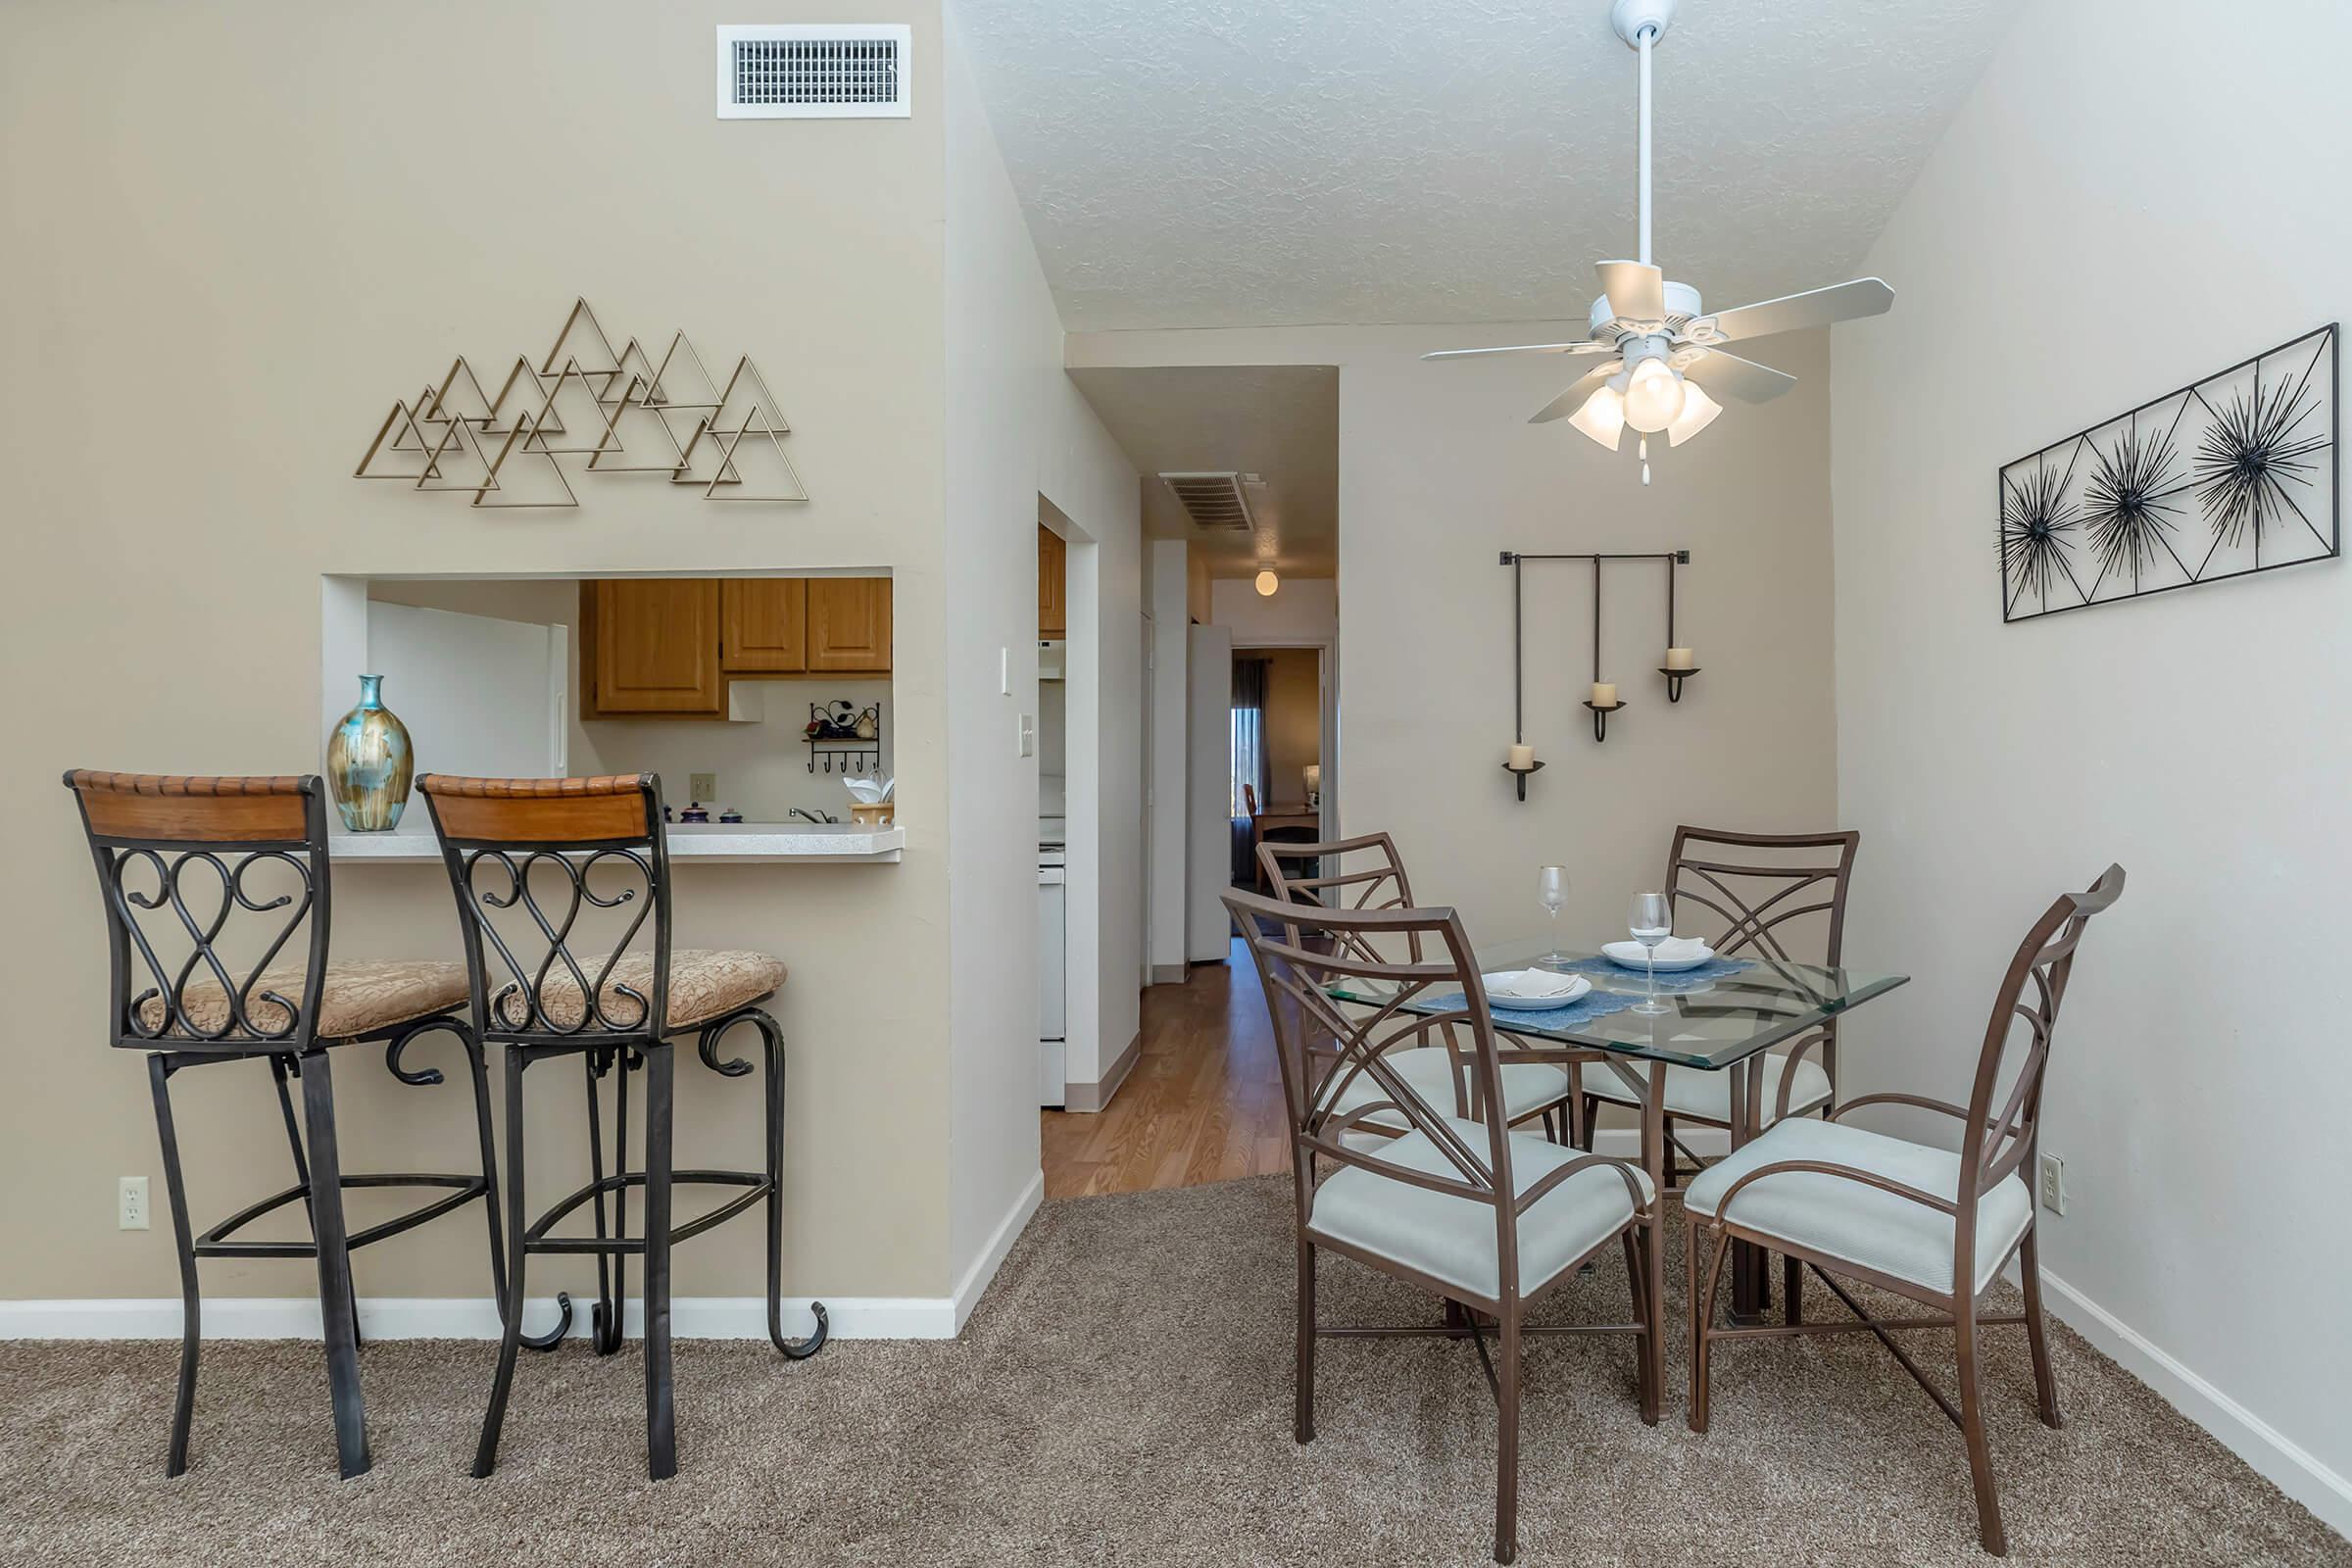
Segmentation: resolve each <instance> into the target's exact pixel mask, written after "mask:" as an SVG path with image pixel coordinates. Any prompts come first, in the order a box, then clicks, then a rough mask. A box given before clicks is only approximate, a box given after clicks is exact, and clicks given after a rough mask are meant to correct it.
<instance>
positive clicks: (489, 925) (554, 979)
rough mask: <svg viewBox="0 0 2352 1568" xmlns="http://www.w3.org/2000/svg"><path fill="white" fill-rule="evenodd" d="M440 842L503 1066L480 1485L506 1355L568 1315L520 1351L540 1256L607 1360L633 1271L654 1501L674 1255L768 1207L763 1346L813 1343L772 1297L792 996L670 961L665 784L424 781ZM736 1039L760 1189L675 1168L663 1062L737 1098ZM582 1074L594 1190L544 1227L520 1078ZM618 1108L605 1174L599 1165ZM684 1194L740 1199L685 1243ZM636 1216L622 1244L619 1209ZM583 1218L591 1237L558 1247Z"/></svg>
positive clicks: (667, 1425) (671, 1087)
mask: <svg viewBox="0 0 2352 1568" xmlns="http://www.w3.org/2000/svg"><path fill="white" fill-rule="evenodd" d="M417 789H418V791H419V792H420V793H422V794H423V796H424V798H425V802H426V805H427V807H428V808H429V809H430V810H431V812H432V818H433V827H434V830H435V831H436V832H437V833H438V834H439V835H440V839H441V851H442V858H443V861H444V863H445V864H446V865H447V867H448V870H449V877H450V884H451V887H452V889H453V890H454V891H455V893H456V895H457V903H458V924H459V928H460V931H461V933H462V935H463V938H464V942H465V949H466V975H467V983H468V990H469V999H470V1004H471V1007H472V1015H473V1020H474V1026H475V1028H476V1030H477V1031H478V1032H479V1034H480V1036H481V1038H482V1040H483V1042H484V1043H485V1044H491V1043H495V1044H498V1045H502V1046H504V1047H506V1052H505V1058H506V1074H505V1083H506V1105H507V1225H508V1243H507V1245H508V1256H507V1270H508V1274H509V1277H510V1278H511V1280H512V1282H513V1288H512V1290H511V1291H510V1292H508V1293H507V1295H506V1296H505V1298H504V1299H503V1307H504V1313H505V1334H504V1337H503V1340H502V1343H501V1345H500V1348H499V1358H498V1371H497V1373H496V1376H495V1378H494V1379H493V1381H492V1384H491V1392H490V1405H489V1409H488V1411H487V1413H486V1414H485V1415H484V1417H483V1421H482V1433H481V1441H480V1443H479V1445H478V1446H477V1447H476V1449H475V1454H474V1466H473V1473H474V1474H475V1475H476V1476H487V1475H489V1474H490V1473H491V1471H492V1470H493V1469H494V1468H495V1467H496V1465H497V1462H498V1444H499V1433H500V1429H501V1428H502V1426H503V1425H504V1423H505V1420H506V1409H507V1398H508V1396H509V1394H510V1393H511V1391H512V1389H513V1386H514V1378H515V1359H516V1351H517V1350H518V1349H520V1348H522V1347H523V1346H524V1345H525V1344H531V1343H545V1342H548V1341H552V1340H553V1339H554V1338H556V1337H559V1336H561V1334H562V1333H563V1331H564V1328H565V1327H566V1326H567V1325H568V1323H569V1321H570V1310H571V1308H570V1301H569V1299H568V1298H567V1297H561V1298H559V1306H560V1311H561V1314H562V1316H561V1319H560V1321H559V1322H558V1324H557V1326H556V1329H555V1331H554V1333H553V1334H552V1335H548V1336H542V1337H541V1340H540V1341H539V1342H533V1341H531V1340H529V1339H528V1338H526V1336H524V1334H523V1333H522V1304H523V1300H524V1291H523V1268H524V1262H525V1259H526V1258H528V1257H529V1256H531V1255H532V1254H534V1253H538V1254H547V1253H569V1254H580V1253H587V1254H590V1255H593V1256H594V1257H595V1258H596V1260H597V1298H598V1299H597V1303H596V1308H595V1314H594V1320H593V1328H594V1343H595V1347H596V1349H597V1352H598V1353H599V1354H603V1355H610V1354H611V1353H613V1351H614V1350H616V1349H618V1348H620V1343H621V1316H622V1306H623V1303H624V1302H625V1301H626V1299H627V1297H628V1260H629V1258H631V1257H640V1258H643V1259H644V1261H645V1378H646V1450H647V1469H648V1471H649V1473H650V1474H651V1475H652V1476H653V1478H654V1479H655V1480H657V1481H659V1480H662V1479H663V1478H664V1477H667V1476H670V1475H673V1474H675V1473H676V1471H677V1463H678V1461H677V1437H676V1420H675V1411H674V1405H675V1397H674V1390H673V1387H672V1381H671V1354H670V1249H671V1248H672V1247H673V1246H674V1245H675V1244H677V1243H679V1242H682V1241H685V1240H687V1239H688V1238H689V1237H694V1236H699V1235H701V1234H702V1233H703V1232H705V1231H707V1230H710V1229H711V1228H712V1227H714V1226H716V1225H718V1224H720V1223H722V1222H724V1221H726V1220H729V1219H732V1218H733V1217H735V1216H736V1215H738V1214H740V1213H742V1212H744V1211H745V1210H746V1209H748V1208H750V1207H751V1206H752V1205H753V1204H755V1203H759V1202H761V1201H765V1203H766V1207H767V1332H768V1337H769V1339H770V1340H772V1341H773V1342H774V1344H775V1346H776V1348H777V1349H779V1350H781V1351H783V1352H784V1353H785V1354H786V1355H787V1356H790V1357H791V1358H793V1359H794V1360H800V1359H804V1358H806V1357H808V1356H810V1355H813V1354H815V1353H816V1351H817V1350H818V1348H821V1347H822V1346H823V1344H824V1340H825V1333H826V1317H825V1309H824V1306H823V1305H822V1304H821V1303H816V1304H814V1307H813V1310H814V1313H815V1317H816V1330H815V1332H814V1333H813V1334H812V1335H811V1336H809V1338H808V1339H807V1340H804V1341H794V1340H790V1339H787V1338H786V1337H785V1334H784V1325H783V1301H782V1298H781V1296H780V1294H779V1292H780V1291H781V1288H782V1271H783V1236H784V1228H783V1227H784V1210H783V1201H782V1194H783V1165H784V1035H783V1030H782V1029H781V1028H780V1027H779V1026H778V1024H777V1023H776V1020H775V1019H774V1018H773V1017H772V1016H771V1015H769V1014H768V1013H767V1012H765V1011H763V1010H762V1009H761V1007H760V1004H761V1003H763V1002H765V1001H766V1000H767V999H768V998H769V997H770V996H772V995H773V994H774V993H775V991H776V988H777V987H778V986H780V985H782V984H783V983H784V965H783V964H782V963H781V962H780V961H778V960H777V959H775V958H773V957H770V956H767V955H765V954H761V953H748V952H717V951H703V950H680V949H676V948H674V947H673V946H672V944H671V940H670V937H671V917H670V880H669V852H668V846H667V843H666V841H665V839H664V837H663V834H662V796H661V788H660V782H659V781H658V780H657V779H656V778H655V777H654V776H653V775H652V774H650V773H637V774H620V775H613V776H610V777H602V778H544V779H495V778H458V777H452V776H450V775H447V774H439V773H428V774H426V775H424V776H423V777H421V778H419V779H417ZM739 1024H748V1025H750V1026H751V1027H752V1028H753V1029H754V1030H755V1031H757V1032H758V1034H759V1035H760V1042H761V1047H762V1055H763V1059H764V1067H765V1071H764V1074H763V1075H762V1085H763V1088H764V1096H763V1110H764V1119H765V1135H766V1138H765V1142H766V1152H765V1158H764V1160H763V1162H762V1165H761V1168H760V1169H759V1170H711V1169H692V1170H679V1169H676V1168H675V1163H674V1150H675V1129H674V1127H673V1122H674V1120H675V1094H676V1076H675V1061H674V1055H673V1051H672V1045H673V1042H674V1040H675V1038H676V1037H679V1036H692V1037H693V1038H694V1040H695V1045H696V1052H697V1054H698V1055H700V1056H701V1058H702V1061H703V1064H704V1065H705V1066H707V1067H709V1068H710V1069H711V1071H712V1072H714V1073H717V1074H719V1075H720V1076H722V1077H726V1078H740V1077H743V1076H746V1075H748V1074H749V1073H750V1072H751V1071H752V1070H753V1068H752V1063H751V1062H750V1061H748V1060H743V1059H722V1058H721V1057H720V1056H719V1054H718V1043H719V1039H720V1037H721V1036H723V1035H725V1034H726V1033H727V1032H728V1031H729V1030H731V1029H733V1028H735V1027H736V1026H737V1025H739ZM559 1056H577V1057H579V1058H580V1060H581V1064H582V1073H583V1076H584V1078H585V1080H586V1083H587V1089H588V1095H587V1100H588V1145H589V1179H588V1182H587V1184H586V1185H584V1186H582V1187H580V1188H578V1189H577V1190H576V1191H574V1192H572V1193H571V1194H570V1195H569V1196H567V1197H565V1198H564V1199H561V1200H559V1201H557V1202H556V1204H555V1205H554V1206H553V1207H552V1208H550V1209H548V1210H547V1211H546V1212H545V1213H543V1214H541V1215H539V1216H538V1217H537V1218H536V1219H533V1218H531V1217H530V1216H529V1214H528V1212H527V1210H526V1208H525V1206H524V1182H523V1107H522V1085H523V1074H524V1072H525V1071H526V1069H528V1068H529V1067H530V1066H532V1065H533V1064H534V1063H536V1062H540V1061H545V1060H549V1059H551V1058H554V1057H559ZM640 1072H642V1073H643V1075H644V1078H645V1088H644V1093H643V1097H642V1100H643V1104H642V1112H641V1113H642V1115H643V1117H644V1141H645V1150H644V1163H643V1168H641V1169H638V1170H631V1169H630V1168H629V1113H630V1096H629V1080H630V1078H631V1076H632V1075H634V1074H637V1073H640ZM608 1090H609V1092H610V1095H609V1098H610V1119H611V1122H612V1135H611V1136H612V1144H611V1153H612V1159H611V1165H610V1168H609V1169H608V1166H607V1162H606V1129H605V1122H606V1120H607V1109H606V1105H605V1103H604V1102H605V1092H606V1091H608ZM681 1183H685V1184H693V1185H699V1186H716V1187H722V1188H732V1189H737V1191H735V1192H734V1193H733V1194H732V1196H730V1197H728V1198H727V1199H726V1200H725V1201H722V1202H720V1203H719V1204H718V1205H717V1206H715V1207H713V1208H711V1209H710V1210H708V1211H706V1212H704V1213H701V1214H698V1215H696V1216H695V1217H694V1218H692V1219H690V1220H687V1221H684V1222H683V1223H679V1222H675V1221H673V1219H672V1215H671V1199H672V1193H673V1190H674V1189H675V1187H676V1186H677V1185H679V1184H681ZM632 1192H636V1193H640V1194H642V1196H643V1207H642V1212H641V1214H640V1216H639V1222H638V1224H637V1226H636V1227H635V1230H634V1233H633V1234H632V1227H631V1224H630V1215H629V1194H630V1193H632ZM583 1206H585V1207H587V1208H588V1209H589V1211H590V1216H591V1222H592V1226H593V1234H591V1235H588V1236H578V1235H565V1236H556V1235H553V1234H551V1233H552V1232H553V1230H554V1229H555V1227H556V1226H557V1225H558V1224H559V1223H561V1222H562V1221H563V1220H564V1219H565V1218H566V1217H567V1216H569V1215H571V1214H572V1213H573V1212H574V1211H576V1210H578V1209H580V1208H582V1207H583Z"/></svg>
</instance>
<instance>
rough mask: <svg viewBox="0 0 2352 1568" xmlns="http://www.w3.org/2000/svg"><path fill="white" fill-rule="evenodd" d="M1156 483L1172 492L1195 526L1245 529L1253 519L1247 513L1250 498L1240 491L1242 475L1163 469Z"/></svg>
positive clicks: (1227, 529) (1229, 529)
mask: <svg viewBox="0 0 2352 1568" xmlns="http://www.w3.org/2000/svg"><path fill="white" fill-rule="evenodd" d="M1159 479H1160V483H1162V484H1164V485H1166V486H1167V487H1168V488H1169V489H1170V490H1173V491H1174V492H1176V499H1177V500H1178V501H1181V502H1183V503H1184V510H1185V512H1186V513H1187V514H1189V515H1191V517H1192V519H1193V525H1194V526H1195V527H1197V528H1214V529H1217V530H1219V531H1220V532H1224V533H1248V532H1250V530H1251V529H1252V528H1253V527H1254V526H1255V523H1254V522H1253V521H1252V519H1251V518H1250V498H1249V497H1248V496H1247V495H1245V494H1244V493H1243V491H1242V476H1241V475H1240V474H1238V473H1234V472H1232V471H1230V470H1228V471H1226V472H1223V473H1163V474H1161V475H1160V476H1159Z"/></svg>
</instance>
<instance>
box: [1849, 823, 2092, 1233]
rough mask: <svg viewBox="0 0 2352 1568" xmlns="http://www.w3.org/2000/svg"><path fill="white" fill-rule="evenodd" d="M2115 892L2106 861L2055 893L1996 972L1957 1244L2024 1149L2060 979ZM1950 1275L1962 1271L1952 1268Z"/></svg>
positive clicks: (1974, 1095)
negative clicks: (2012, 1057) (2078, 888)
mask: <svg viewBox="0 0 2352 1568" xmlns="http://www.w3.org/2000/svg"><path fill="white" fill-rule="evenodd" d="M2123 891H2124V868H2123V867H2122V866H2120V865H2110V866H2108V867H2107V869H2106V870H2105V871H2103V872H2101V873H2100V875H2099V879H2098V880H2097V881H2096V882H2094V883H2092V884H2091V885H2090V887H2089V888H2087V889H2085V890H2084V891H2083V892H2081V893H2068V894H2064V895H2062V896H2061V897H2060V898H2059V899H2058V901H2057V902H2056V903H2055V904H2053V905H2051V906H2050V907H2049V909H2048V911H2047V912H2046V913H2044V914H2043V915H2042V917H2041V918H2040V919H2039V920H2037V921H2035V922H2034V927H2033V929H2032V930H2030V931H2028V932H2027V933H2026V938H2025V940H2024V941H2023V942H2022V943H2020V944H2019V945H2018V949H2017V955H2016V956H2015V957H2014V958H2012V959H2011V960H2010V963H2009V970H2008V972H2007V973H2006V974H2005V975H2003V976H2002V977H2001V988H2000V991H1999V993H1998V994H1997V996H1996V999H1995V1001H1994V1003H1993V1008H1992V1018H1991V1020H1990V1022H1989V1023H1987V1024H1986V1025H1985V1045H1984V1049H1983V1050H1982V1051H1981V1052H1980V1053H1979V1054H1978V1057H1977V1076H1976V1083H1975V1086H1974V1088H1973V1089H1972V1090H1971V1091H1970V1094H1969V1100H1968V1120H1967V1123H1966V1127H1967V1131H1966V1132H1965V1133H1964V1134H1963V1135H1962V1138H1961V1145H1960V1168H1961V1175H1960V1201H1959V1209H1960V1213H1961V1215H1962V1216H1963V1219H1962V1223H1961V1229H1960V1241H1961V1246H1962V1247H1963V1248H1967V1247H1970V1246H1973V1245H1974V1244H1973V1240H1972V1239H1971V1237H1970V1229H1971V1222H1972V1221H1973V1220H1974V1218H1975V1214H1976V1205H1975V1203H1974V1202H1973V1200H1974V1199H1975V1198H1976V1197H1977V1195H1979V1194H1981V1193H1985V1192H1989V1191H1991V1190H1992V1188H1993V1187H1994V1186H1995V1185H1997V1184H1998V1183H1999V1182H2000V1180H2001V1179H2002V1178H2003V1177H2005V1176H2007V1175H2008V1174H2009V1173H2010V1172H2011V1171H2014V1170H2016V1169H2017V1168H2018V1167H2019V1166H2020V1165H2022V1164H2024V1163H2025V1162H2026V1160H2027V1159H2028V1158H2029V1157H2030V1156H2031V1154H2032V1152H2033V1150H2034V1140H2035V1136H2036V1133H2037V1132H2038V1129H2039V1125H2040V1120H2041V1088H2042V1080H2043V1078H2044V1077H2045V1076H2046V1075H2047V1073H2048V1070H2049V1064H2050V1041H2051V1036H2052V1034H2053V1033H2054V1032H2055V1030H2056V1028H2057V1024H2058V1008H2059V1005H2060V1004H2061V1003H2062V1002H2064V1001H2065V1000H2066V985H2067V980H2068V978H2069V977H2070V976H2071V975H2072V974H2073V972H2074V967H2075V949H2076V948H2077V947H2078V946H2079V945H2080V944H2081V943H2082V931H2083V928H2084V927H2086V926H2087V925H2089V924H2090V917H2091V916H2092V915H2094V914H2097V913H2099V912H2100V911H2101V910H2103V909H2105V908H2106V907H2108V906H2110V905H2112V904H2113V903H2115V901H2116V900H2117V899H2119V898H2121V897H2122V896H2123ZM2029 984H2030V985H2031V986H2032V994H2031V995H2030V996H2029V995H2028V992H2027V988H2028V986H2029ZM2021 1020H2022V1021H2023V1022H2024V1024H2025V1025H2026V1034H2025V1037H2024V1039H2023V1041H2022V1044H2023V1046H2024V1048H2025V1054H2024V1057H2023V1059H2022V1060H2020V1061H2019V1063H2018V1068H2017V1073H2016V1076H2015V1077H2014V1078H2012V1079H2011V1080H2010V1086H2009V1091H2008V1093H2007V1094H2006V1095H2005V1096H2001V1095H2000V1081H2001V1067H2002V1063H2003V1062H2004V1060H2005V1059H2006V1058H2007V1057H2008V1055H2009V1047H2010V1042H2011V1038H2012V1036H2013V1034H2014V1032H2015V1029H2016V1026H2017V1024H2018V1023H2019V1022H2020V1021H2021ZM1996 1096H2000V1108H1999V1109H1998V1110H1997V1111H1996V1110H1995V1109H1994V1108H1993V1107H1994V1099H1995V1097H1996ZM1870 1098H1871V1099H1874V1100H1875V1099H1878V1098H1879V1097H1877V1096H1872V1097H1870ZM1857 1103H1859V1102H1857ZM1963 1255H1965V1254H1963ZM1953 1277H1954V1278H1955V1279H1959V1278H1964V1277H1966V1276H1965V1275H1963V1274H1959V1273H1955V1274H1954V1276H1953Z"/></svg>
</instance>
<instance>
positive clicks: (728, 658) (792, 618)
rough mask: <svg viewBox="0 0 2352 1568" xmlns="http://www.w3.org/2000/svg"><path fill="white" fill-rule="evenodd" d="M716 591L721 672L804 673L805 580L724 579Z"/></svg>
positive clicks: (806, 651)
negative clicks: (717, 596)
mask: <svg viewBox="0 0 2352 1568" xmlns="http://www.w3.org/2000/svg"><path fill="white" fill-rule="evenodd" d="M719 590H720V591H719V601H718V605H719V616H718V622H719V643H718V662H719V668H720V669H721V670H723V671H724V672H725V673H727V674H730V675H797V674H800V673H801V672H802V671H803V670H806V669H807V668H809V580H808V579H807V578H806V577H728V578H725V579H723V580H722V581H721V582H720V584H719Z"/></svg>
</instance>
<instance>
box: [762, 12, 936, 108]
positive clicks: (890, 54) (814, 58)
mask: <svg viewBox="0 0 2352 1568" xmlns="http://www.w3.org/2000/svg"><path fill="white" fill-rule="evenodd" d="M909 39H910V29H908V28H907V27H906V26H903V25H893V24H887V23H883V24H867V23H846V22H845V23H825V24H817V25H784V24H775V25H760V26H722V27H720V28H719V29H718V118H719V119H721V120H904V119H906V118H907V74H908V73H907V49H908V47H909Z"/></svg>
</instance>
